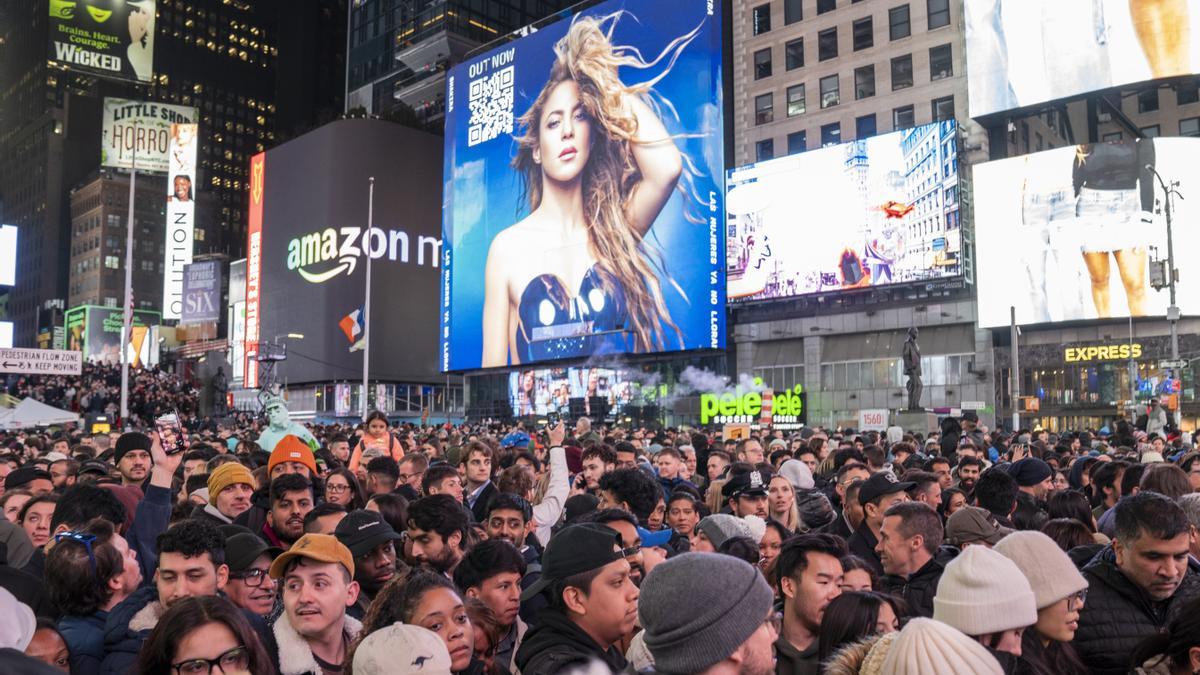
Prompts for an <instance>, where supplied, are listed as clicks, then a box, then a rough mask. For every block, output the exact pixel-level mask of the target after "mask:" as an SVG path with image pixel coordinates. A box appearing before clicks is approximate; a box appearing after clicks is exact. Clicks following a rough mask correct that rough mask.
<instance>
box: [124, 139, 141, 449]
mask: <svg viewBox="0 0 1200 675" xmlns="http://www.w3.org/2000/svg"><path fill="white" fill-rule="evenodd" d="M133 129H134V135H137V121H136V120H135V121H134V127H133ZM136 189H137V146H136V145H135V146H134V150H133V155H132V158H131V163H130V165H129V215H128V216H127V218H126V228H125V230H126V231H125V317H124V321H123V322H122V324H121V426H122V427H124V426H125V425H126V424H127V422H126V420H128V419H129V337H130V335H129V334H130V331H132V330H133V203H134V197H135V194H136V193H135V190H136Z"/></svg>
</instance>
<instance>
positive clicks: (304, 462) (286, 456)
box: [267, 434, 317, 480]
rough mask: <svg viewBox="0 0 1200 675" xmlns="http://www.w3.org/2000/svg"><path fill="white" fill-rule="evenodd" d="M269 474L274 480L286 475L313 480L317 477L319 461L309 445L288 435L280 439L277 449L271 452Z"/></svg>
mask: <svg viewBox="0 0 1200 675" xmlns="http://www.w3.org/2000/svg"><path fill="white" fill-rule="evenodd" d="M267 473H268V475H270V476H271V479H272V480H274V479H275V478H277V477H279V476H282V475H283V474H285V473H299V474H304V477H305V478H307V479H309V480H312V479H313V478H316V476H317V459H316V456H315V455H313V451H312V448H310V447H308V444H307V443H305V442H304V441H303V440H301V439H300V438H299V437H297V436H293V435H292V434H288V435H286V436H284V437H283V438H281V439H279V442H278V443H276V444H275V449H274V450H272V451H271V459H270V460H269V461H268V462H267Z"/></svg>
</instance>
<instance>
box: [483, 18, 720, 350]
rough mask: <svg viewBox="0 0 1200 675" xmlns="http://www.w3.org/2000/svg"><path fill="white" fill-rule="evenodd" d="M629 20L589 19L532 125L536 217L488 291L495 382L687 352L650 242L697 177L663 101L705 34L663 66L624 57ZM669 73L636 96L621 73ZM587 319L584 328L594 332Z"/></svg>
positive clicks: (498, 264)
mask: <svg viewBox="0 0 1200 675" xmlns="http://www.w3.org/2000/svg"><path fill="white" fill-rule="evenodd" d="M620 16H621V13H616V14H612V15H609V16H604V17H599V18H595V17H584V18H577V19H575V20H574V21H573V23H572V24H571V27H570V29H568V31H567V34H566V35H565V36H564V37H563V38H562V39H561V40H559V41H558V43H557V44H556V45H555V47H554V52H555V60H554V64H553V66H552V67H551V70H550V77H549V78H548V80H547V82H546V84H545V86H544V87H543V88H542V90H541V92H540V93H539V94H538V96H537V98H536V99H535V100H534V102H533V104H532V105H531V106H530V107H529V109H528V110H527V111H526V112H525V114H524V115H522V116H521V118H520V124H521V127H522V128H523V129H524V132H525V133H524V134H523V135H522V136H520V137H518V139H517V142H518V150H517V156H516V158H515V159H514V160H513V168H514V169H515V170H516V171H517V172H518V173H519V174H520V176H521V178H522V180H523V182H524V187H525V192H526V195H527V196H528V205H529V214H528V215H527V216H526V217H524V218H523V219H521V220H520V221H519V222H517V223H516V224H515V225H513V226H511V227H509V228H507V229H505V230H503V231H502V232H500V233H499V234H498V235H496V237H495V238H494V239H493V240H492V244H491V248H490V249H489V251H488V256H487V264H486V270H485V277H484V279H485V282H484V303H483V350H482V366H483V367H484V368H488V367H495V366H504V365H508V364H517V363H529V362H532V361H537V360H543V359H546V358H561V357H564V356H578V355H584V354H593V353H604V352H625V351H632V352H641V353H645V352H650V351H659V350H662V349H666V348H668V344H669V343H668V339H669V338H668V334H669V333H673V334H674V336H675V338H676V339H677V341H678V342H679V343H680V344H681V343H682V342H683V340H682V335H681V334H680V331H679V328H678V326H677V325H676V324H675V322H674V321H673V320H672V319H671V316H670V313H669V312H668V310H667V305H666V301H665V300H664V297H663V286H664V283H663V282H664V280H666V281H668V282H669V281H670V280H669V277H667V276H666V274H665V272H664V270H663V267H662V263H661V261H660V258H661V256H659V255H658V254H657V252H656V251H655V250H653V249H652V247H651V246H650V243H649V242H648V241H647V239H648V235H649V233H650V230H651V227H652V226H653V225H654V221H655V219H657V218H658V215H659V214H660V213H661V212H662V210H663V208H664V207H665V206H666V204H667V201H668V200H669V199H670V198H671V195H672V193H673V192H674V191H675V189H676V186H677V185H678V184H679V183H680V179H681V176H682V175H683V174H684V161H683V157H682V154H681V153H680V151H679V148H678V147H677V146H676V144H675V141H674V139H673V137H672V136H671V134H670V132H668V131H667V128H666V126H665V125H664V124H663V122H662V119H661V116H660V113H659V112H658V111H657V110H656V109H655V108H656V106H655V104H654V100H653V98H652V96H653V87H654V85H655V84H657V82H659V81H660V80H661V79H662V78H663V77H665V76H666V75H667V74H668V73H669V72H670V68H671V66H672V65H674V63H675V60H676V59H677V58H678V57H679V54H680V53H681V52H682V51H683V50H684V48H686V47H687V46H688V45H689V44H690V43H691V42H692V40H693V39H695V37H696V36H697V35H698V34H699V28H698V27H697V28H696V29H694V30H692V31H691V32H689V33H687V34H685V35H683V36H680V37H678V38H676V39H675V40H673V41H672V42H671V43H670V44H669V45H668V46H667V47H666V49H664V50H663V52H662V53H661V54H660V55H658V57H657V58H654V59H650V60H643V58H642V57H641V55H640V53H639V52H638V51H637V50H636V49H633V48H630V47H624V46H620V45H614V44H613V43H612V41H611V37H610V36H611V34H612V28H613V26H614V25H615V23H616V21H617V20H618V18H619V17H620ZM659 63H665V64H666V65H665V67H664V68H663V70H662V71H661V72H660V73H659V74H658V75H657V76H655V77H653V78H651V79H650V80H648V81H646V82H643V83H639V84H634V85H628V84H625V83H624V82H622V81H621V79H620V77H619V71H620V70H621V69H622V68H631V69H643V70H644V69H647V68H650V67H652V66H654V65H656V64H659ZM581 317H582V318H581Z"/></svg>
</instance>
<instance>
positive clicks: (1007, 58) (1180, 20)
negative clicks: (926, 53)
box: [962, 0, 1200, 117]
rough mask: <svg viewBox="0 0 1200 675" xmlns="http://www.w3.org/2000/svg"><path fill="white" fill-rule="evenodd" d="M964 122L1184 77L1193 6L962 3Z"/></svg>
mask: <svg viewBox="0 0 1200 675" xmlns="http://www.w3.org/2000/svg"><path fill="white" fill-rule="evenodd" d="M962 4H963V7H964V13H965V19H966V30H967V93H968V97H969V100H970V108H971V116H972V117H979V116H982V115H988V114H991V113H996V112H1001V111H1004V110H1011V109H1013V108H1023V107H1026V106H1031V105H1036V104H1039V103H1045V102H1046V101H1053V100H1055V99H1060V98H1068V97H1072V96H1078V95H1081V94H1086V93H1088V92H1092V91H1097V90H1100V89H1108V88H1111V87H1118V86H1122V85H1128V84H1134V83H1137V82H1144V81H1147V80H1157V79H1161V78H1165V77H1176V76H1180V75H1190V74H1193V73H1195V72H1196V64H1198V63H1200V0H1166V1H1164V2H1140V1H1137V0H1133V1H1131V0H1043V1H1040V2H1039V1H1037V0H969V1H968V2H964V3H962Z"/></svg>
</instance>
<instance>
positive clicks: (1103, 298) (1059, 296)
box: [974, 138, 1200, 327]
mask: <svg viewBox="0 0 1200 675" xmlns="http://www.w3.org/2000/svg"><path fill="white" fill-rule="evenodd" d="M1198 153H1200V139H1194V138H1146V139H1141V140H1138V141H1128V142H1124V143H1101V144H1095V145H1080V146H1070V147H1065V148H1056V149H1054V150H1048V151H1045V152H1039V153H1034V154H1031V155H1025V156H1022V157H1013V158H1010V159H1002V160H998V161H995V162H987V163H985V164H979V165H976V166H975V167H974V181H975V241H976V251H977V255H976V278H977V284H978V294H979V325H980V326H983V327H998V326H1007V325H1009V321H1010V317H1009V315H1010V312H1009V307H1015V308H1016V319H1017V323H1019V324H1040V323H1053V322H1059V321H1080V320H1088V319H1110V318H1125V317H1129V316H1134V317H1140V316H1165V315H1166V311H1167V307H1168V305H1169V304H1170V303H1169V297H1168V292H1167V290H1166V289H1165V288H1164V289H1162V290H1155V289H1154V288H1153V285H1152V283H1151V279H1152V275H1151V268H1152V265H1151V261H1152V260H1154V259H1156V258H1160V259H1165V258H1166V257H1167V213H1168V209H1167V203H1166V193H1165V191H1164V185H1167V186H1170V185H1172V184H1173V183H1175V182H1178V185H1177V186H1175V188H1174V189H1175V190H1177V191H1178V193H1179V194H1180V195H1181V196H1183V197H1184V199H1180V198H1173V199H1172V200H1171V201H1170V216H1171V221H1172V230H1173V232H1174V240H1175V253H1176V256H1177V260H1176V267H1182V268H1184V270H1185V273H1184V274H1182V275H1181V276H1180V279H1179V281H1178V284H1177V302H1178V305H1179V307H1180V308H1181V309H1182V311H1183V313H1184V314H1195V313H1196V312H1197V310H1198V309H1200V308H1198V307H1197V302H1198V301H1200V276H1197V275H1195V274H1187V273H1186V267H1187V264H1186V262H1184V261H1183V259H1182V258H1180V257H1179V256H1181V255H1182V256H1186V255H1187V252H1189V251H1193V250H1196V247H1197V246H1198V245H1200V231H1197V229H1196V228H1195V227H1194V223H1195V222H1196V219H1197V217H1200V205H1197V204H1196V201H1197V200H1196V199H1190V198H1189V197H1192V195H1200V176H1197V169H1196V160H1195V158H1196V156H1197V154H1198ZM1160 178H1161V181H1162V182H1160ZM1164 278H1165V275H1164Z"/></svg>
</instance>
